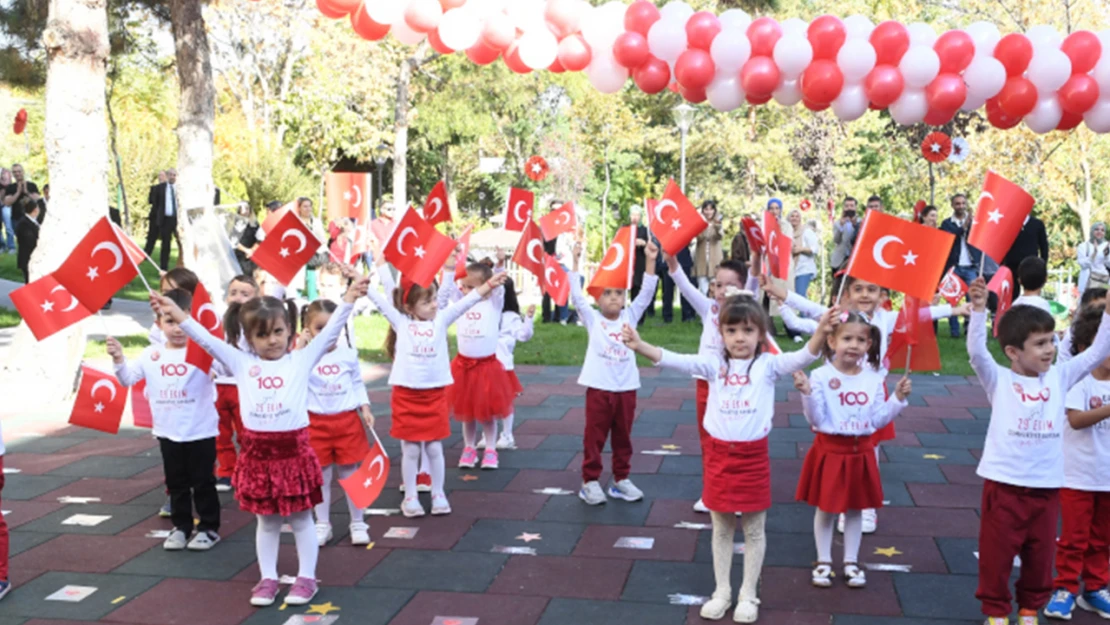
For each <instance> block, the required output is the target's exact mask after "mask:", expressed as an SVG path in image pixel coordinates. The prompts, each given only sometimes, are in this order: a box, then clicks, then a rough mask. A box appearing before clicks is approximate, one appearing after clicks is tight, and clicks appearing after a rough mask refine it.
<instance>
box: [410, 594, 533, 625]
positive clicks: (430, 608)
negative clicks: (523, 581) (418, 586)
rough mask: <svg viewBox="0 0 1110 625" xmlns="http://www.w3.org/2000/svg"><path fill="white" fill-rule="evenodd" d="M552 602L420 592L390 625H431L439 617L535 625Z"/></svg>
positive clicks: (500, 624)
mask: <svg viewBox="0 0 1110 625" xmlns="http://www.w3.org/2000/svg"><path fill="white" fill-rule="evenodd" d="M547 602H548V599H547V598H545V597H518V596H513V595H492V594H490V593H488V592H487V593H483V594H480V595H479V594H467V593H455V592H419V593H417V594H416V596H415V597H413V598H412V600H411V601H409V603H408V605H406V606H405V607H404V609H402V610H401V611H400V612H399V613H398V614H397V616H395V617H393V620H391V621H390V622H389V623H390V625H428V624H429V623H431V622H432V621H433V620H435V618H436V617H437V616H457V617H471V618H477V619H478V622H479V623H481V624H482V625H533V624H534V623H535V622H536V621H538V620H539V619H540V615H541V614H542V613H543V610H544V608H546V607H547Z"/></svg>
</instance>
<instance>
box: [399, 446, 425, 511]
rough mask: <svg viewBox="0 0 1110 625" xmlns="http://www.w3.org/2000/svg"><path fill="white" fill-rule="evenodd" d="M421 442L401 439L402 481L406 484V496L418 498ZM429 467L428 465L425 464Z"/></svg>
mask: <svg viewBox="0 0 1110 625" xmlns="http://www.w3.org/2000/svg"><path fill="white" fill-rule="evenodd" d="M420 455H421V444H420V443H410V442H408V441H401V481H402V482H404V484H405V498H406V499H415V498H416V471H417V465H418V464H419V463H420ZM424 466H425V468H427V465H424Z"/></svg>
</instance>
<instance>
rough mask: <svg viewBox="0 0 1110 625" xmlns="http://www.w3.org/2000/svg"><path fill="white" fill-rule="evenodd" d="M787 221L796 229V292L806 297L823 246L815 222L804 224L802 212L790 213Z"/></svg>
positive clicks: (793, 251)
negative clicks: (818, 252) (818, 237)
mask: <svg viewBox="0 0 1110 625" xmlns="http://www.w3.org/2000/svg"><path fill="white" fill-rule="evenodd" d="M787 220H788V221H789V222H790V225H791V226H792V227H793V228H794V245H793V247H792V249H791V252H792V254H793V256H794V292H795V293H797V294H798V295H801V296H802V297H805V296H806V292H807V291H808V290H809V284H810V283H811V282H813V278H814V276H816V275H817V251H818V250H819V249H820V246H821V244H820V243H819V242H818V240H817V233H816V232H815V231H814V230H815V224H814V222H812V221H811V222H809V223H802V212H801V211H799V210H798V209H796V208H795V209H794V210H792V211H790V215H789V216H788V217H787Z"/></svg>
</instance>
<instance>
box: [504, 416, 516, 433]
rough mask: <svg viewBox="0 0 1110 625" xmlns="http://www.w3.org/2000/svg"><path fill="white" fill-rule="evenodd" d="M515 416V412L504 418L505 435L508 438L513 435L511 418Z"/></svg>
mask: <svg viewBox="0 0 1110 625" xmlns="http://www.w3.org/2000/svg"><path fill="white" fill-rule="evenodd" d="M515 416H516V412H510V413H509V416H507V417H505V433H506V434H508V435H509V436H512V435H513V417H515Z"/></svg>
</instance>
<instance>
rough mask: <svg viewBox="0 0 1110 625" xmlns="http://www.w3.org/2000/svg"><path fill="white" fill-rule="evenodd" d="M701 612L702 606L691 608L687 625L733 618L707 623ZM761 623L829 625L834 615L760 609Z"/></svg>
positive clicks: (727, 617)
mask: <svg viewBox="0 0 1110 625" xmlns="http://www.w3.org/2000/svg"><path fill="white" fill-rule="evenodd" d="M700 611H701V607H700V606H698V607H692V608H690V611H689V612H688V613H687V615H686V625H709V624H710V623H723V622H725V620H728V619H731V618H732V617H731V616H726V617H725V620H721V621H707V620H705V619H703V618H702V617H701V616H700V614H699V612H700ZM759 622H761V623H773V624H774V625H829V623H831V622H832V615H831V614H828V613H826V612H794V611H786V610H766V609H760V610H759Z"/></svg>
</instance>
